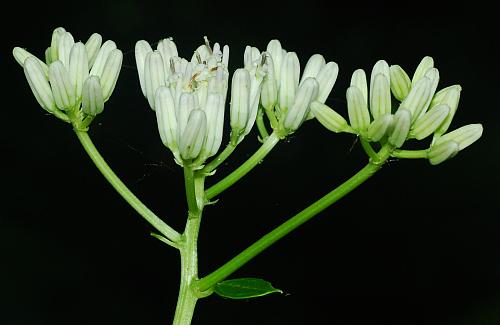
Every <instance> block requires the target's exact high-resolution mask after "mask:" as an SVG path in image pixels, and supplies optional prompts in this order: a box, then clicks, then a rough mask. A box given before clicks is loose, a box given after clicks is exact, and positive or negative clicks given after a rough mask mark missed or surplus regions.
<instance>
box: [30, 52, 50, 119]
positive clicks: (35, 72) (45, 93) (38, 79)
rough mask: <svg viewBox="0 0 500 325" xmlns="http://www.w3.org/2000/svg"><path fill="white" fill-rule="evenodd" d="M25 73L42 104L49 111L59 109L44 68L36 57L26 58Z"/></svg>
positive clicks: (34, 93)
mask: <svg viewBox="0 0 500 325" xmlns="http://www.w3.org/2000/svg"><path fill="white" fill-rule="evenodd" d="M24 74H25V75H26V79H27V80H28V84H29V85H30V88H31V91H32V92H33V95H35V98H36V100H37V101H38V103H39V104H40V106H42V108H43V109H45V110H46V111H48V112H51V113H52V112H54V111H55V110H56V109H57V108H56V104H55V101H54V95H53V94H52V91H51V89H50V85H49V82H48V80H47V78H46V77H45V73H44V71H43V68H42V66H41V64H40V63H39V62H38V60H37V59H36V58H35V57H32V56H30V57H28V58H26V60H24Z"/></svg>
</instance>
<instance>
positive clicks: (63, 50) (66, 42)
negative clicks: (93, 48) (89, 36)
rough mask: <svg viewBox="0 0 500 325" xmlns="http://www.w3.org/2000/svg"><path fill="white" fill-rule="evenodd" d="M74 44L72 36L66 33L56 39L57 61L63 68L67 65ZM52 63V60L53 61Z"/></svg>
mask: <svg viewBox="0 0 500 325" xmlns="http://www.w3.org/2000/svg"><path fill="white" fill-rule="evenodd" d="M73 44H75V40H74V39H73V36H72V35H71V34H70V33H68V32H65V33H61V34H60V35H59V38H58V39H57V52H58V53H57V55H58V56H57V60H59V61H61V62H62V64H64V66H65V67H67V66H68V64H69V55H70V53H71V48H72V47H73ZM53 62H54V60H53Z"/></svg>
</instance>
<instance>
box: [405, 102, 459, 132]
mask: <svg viewBox="0 0 500 325" xmlns="http://www.w3.org/2000/svg"><path fill="white" fill-rule="evenodd" d="M449 112H450V108H449V107H448V105H446V104H442V105H438V106H436V107H434V108H432V109H431V110H430V111H428V112H427V113H425V114H424V115H423V116H422V117H421V118H419V119H418V120H417V121H415V123H414V124H413V126H412V130H411V135H412V136H413V137H414V138H415V139H417V140H422V139H424V138H426V137H428V136H429V135H431V134H432V133H433V132H434V131H436V129H437V128H438V127H439V126H440V125H441V123H443V121H444V119H445V118H446V116H447V115H448V113H449Z"/></svg>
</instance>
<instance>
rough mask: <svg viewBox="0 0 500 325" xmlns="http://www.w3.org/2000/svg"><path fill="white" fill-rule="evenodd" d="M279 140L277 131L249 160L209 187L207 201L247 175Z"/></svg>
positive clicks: (206, 193)
mask: <svg viewBox="0 0 500 325" xmlns="http://www.w3.org/2000/svg"><path fill="white" fill-rule="evenodd" d="M279 140H280V138H279V136H278V135H277V134H276V133H275V132H273V133H271V135H270V136H269V137H268V138H267V139H266V141H264V143H263V144H262V146H261V147H260V148H259V149H258V150H257V151H256V152H255V153H254V154H253V155H252V156H251V157H250V158H248V160H247V161H245V162H244V163H243V164H242V165H241V166H240V167H238V168H237V169H236V170H234V171H233V172H232V173H231V174H229V175H227V176H226V177H225V178H224V179H222V180H221V181H219V182H218V183H217V184H215V185H213V186H212V187H210V188H209V189H207V190H206V192H205V199H206V200H207V201H208V200H210V199H212V198H213V197H215V196H216V195H218V194H220V193H221V192H223V191H224V190H225V189H227V188H228V187H230V186H231V185H233V184H234V183H236V182H237V181H238V180H239V179H240V178H242V177H243V176H245V175H246V174H247V173H248V172H249V171H250V170H252V168H254V167H255V166H256V165H257V164H258V163H259V162H260V161H262V159H264V157H265V156H266V155H267V154H268V153H269V152H270V151H271V150H272V149H273V148H274V146H276V144H277V143H278V142H279Z"/></svg>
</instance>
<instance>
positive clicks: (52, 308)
mask: <svg viewBox="0 0 500 325" xmlns="http://www.w3.org/2000/svg"><path fill="white" fill-rule="evenodd" d="M491 13H493V10H492V8H489V7H484V6H483V4H481V3H479V2H476V1H474V2H468V3H466V2H459V1H456V2H449V3H444V2H439V1H434V2H431V1H428V2H426V1H419V2H417V1H411V2H410V1H408V2H403V1H400V2H397V3H392V2H387V1H372V2H370V3H367V4H365V3H361V2H349V3H348V2H335V1H319V0H310V1H306V2H301V3H292V2H291V1H290V2H286V3H278V2H271V1H252V2H250V1H239V2H236V1H235V2H232V3H230V2H222V1H207V2H191V1H175V2H174V1H172V2H170V1H162V2H148V1H137V0H136V1H132V0H125V1H101V2H88V1H86V2H78V1H74V2H71V3H70V2H57V1H55V2H44V3H37V4H31V3H26V2H21V1H18V2H17V3H14V4H13V5H12V8H11V10H10V11H7V10H4V11H3V14H4V16H5V17H4V18H5V19H4V21H3V22H2V25H3V26H2V33H3V36H4V37H3V38H4V42H2V50H1V63H0V64H1V65H2V76H3V87H2V92H1V96H2V108H1V109H2V112H3V113H2V121H1V123H2V127H1V137H0V139H1V140H0V141H1V148H2V151H1V152H2V153H1V157H2V164H3V168H2V181H1V183H0V184H1V187H2V189H3V194H2V199H1V202H2V208H1V211H2V212H1V215H0V324H2V325H18V324H19V325H27V324H29V325H38V324H52V325H56V324H73V325H79V324H168V323H169V322H170V321H171V319H172V317H173V311H174V307H175V300H176V296H177V286H178V277H179V271H178V270H179V259H178V256H177V252H176V251H175V250H173V249H171V248H169V247H168V246H165V245H164V244H162V243H161V242H159V241H157V240H156V239H154V238H152V237H150V236H149V231H150V230H151V228H150V227H149V226H148V225H147V224H146V223H145V222H144V221H143V220H142V219H141V218H140V217H139V216H138V215H137V214H136V213H135V212H134V211H133V210H132V209H131V208H130V207H129V206H128V205H127V204H126V203H125V202H124V201H123V200H121V198H120V197H119V195H118V194H116V193H115V192H114V190H113V189H112V188H111V186H109V185H108V184H107V183H106V182H105V180H104V179H103V178H102V177H101V175H100V174H99V172H98V171H97V169H96V168H95V167H94V166H93V164H92V163H91V161H90V160H89V158H88V157H87V156H86V155H85V153H84V151H83V149H82V148H81V147H80V146H79V143H78V141H77V139H76V137H74V136H73V134H72V131H71V128H70V127H69V126H68V125H65V124H64V123H62V122H60V121H58V120H56V119H55V118H54V117H52V116H49V115H47V114H45V113H44V111H43V110H42V109H41V108H40V107H39V106H38V104H37V103H36V101H35V99H34V98H33V96H32V94H31V92H30V89H29V87H28V84H27V82H26V80H25V78H24V74H23V72H22V69H21V68H20V67H19V66H18V65H17V63H16V62H15V61H14V60H13V58H12V56H11V50H12V48H13V47H14V46H22V47H25V48H27V49H28V50H29V51H31V52H32V53H34V54H37V55H39V56H41V55H43V51H44V50H45V48H46V47H47V46H48V45H49V43H50V35H51V32H52V30H53V29H54V28H55V27H58V26H64V27H65V28H66V29H67V30H68V31H70V32H71V33H72V34H73V36H74V37H75V39H77V40H83V41H85V40H86V39H87V38H88V37H89V36H90V34H91V33H93V32H98V33H100V34H101V35H103V38H104V39H105V40H107V39H112V40H114V41H115V42H116V43H117V44H118V47H119V48H120V49H122V50H123V52H124V54H125V56H124V66H123V69H122V72H121V75H120V79H119V81H118V84H117V87H116V89H115V93H114V94H113V96H112V97H111V99H110V100H109V102H107V104H106V107H105V112H104V113H103V114H102V115H101V116H99V117H98V118H97V120H96V121H95V122H94V124H93V125H92V127H91V130H90V132H89V133H90V135H91V137H92V139H93V140H94V142H95V144H96V146H97V147H98V148H99V149H100V150H101V153H102V154H103V156H104V157H105V158H106V159H107V160H108V163H109V164H110V165H111V166H112V167H113V169H114V170H115V172H116V173H117V174H118V175H119V176H120V177H121V178H122V179H123V181H124V182H125V183H126V184H127V185H129V187H130V189H131V190H132V191H133V192H134V193H135V194H136V195H137V196H138V197H139V198H141V199H143V201H144V202H145V203H146V204H147V205H148V206H150V207H151V209H152V210H153V211H156V212H158V213H159V214H160V215H162V216H163V217H164V220H166V221H167V222H169V223H170V224H171V225H172V226H174V227H175V228H176V229H179V230H180V229H181V228H182V225H183V223H184V211H185V208H186V207H185V201H184V196H183V189H182V173H181V169H180V168H178V167H177V166H176V165H175V164H174V162H173V159H172V157H171V154H170V153H169V152H168V150H167V149H166V148H164V147H163V145H162V144H161V141H160V139H159V136H158V134H157V130H156V122H155V117H154V114H153V112H152V111H151V110H150V109H149V107H148V105H147V102H146V100H145V99H144V98H143V97H142V94H141V93H140V88H139V83H138V78H137V71H136V70H135V60H134V54H133V53H134V51H133V48H134V44H135V42H136V41H137V40H139V39H145V40H148V41H149V42H151V43H154V42H156V41H157V40H159V39H160V38H164V37H170V36H172V37H174V40H175V41H176V43H177V46H178V48H179V52H180V54H181V55H183V56H188V57H190V56H191V53H192V51H193V50H194V49H195V48H196V47H197V46H198V45H199V44H201V42H202V37H203V36H204V35H207V36H208V37H209V38H210V40H211V41H212V42H216V41H217V42H220V43H222V44H229V45H230V48H231V55H230V66H231V69H234V68H236V67H239V66H241V65H242V61H243V59H242V58H243V50H244V46H245V45H247V44H251V45H253V46H257V47H258V48H260V49H264V48H265V46H266V45H267V43H268V42H269V40H271V39H273V38H278V39H279V40H280V41H281V43H282V44H283V47H284V48H285V49H287V50H289V51H296V52H297V53H298V56H299V58H300V60H301V64H302V66H303V65H304V64H305V62H306V60H307V59H308V58H309V56H311V55H312V54H314V53H321V54H323V55H324V56H325V58H326V59H327V60H334V61H336V62H337V63H338V64H339V66H340V73H339V78H338V81H337V84H336V85H335V87H334V90H333V92H332V94H331V96H330V99H329V100H328V102H327V103H328V104H329V105H331V106H332V107H335V108H336V109H337V110H338V111H339V112H342V113H343V114H344V116H346V105H345V99H344V98H345V90H346V88H347V87H348V83H349V80H350V75H351V73H352V72H353V71H354V70H355V69H357V68H364V69H365V70H366V71H370V70H371V67H372V65H373V64H374V63H375V62H376V61H377V60H378V59H385V60H387V61H388V62H389V63H390V64H400V65H401V66H403V68H405V69H406V71H408V73H409V74H410V75H411V74H412V73H413V70H414V69H415V67H416V66H417V64H418V62H419V61H420V59H421V58H422V57H423V56H424V55H431V56H432V57H433V58H434V59H435V62H436V66H437V67H438V68H439V70H440V74H441V81H440V88H442V87H445V86H448V85H452V84H456V83H459V84H461V85H462V87H463V91H462V97H461V102H460V106H459V109H458V112H457V115H456V117H455V120H454V122H453V124H452V128H456V127H459V126H461V125H463V124H468V123H477V122H481V123H483V125H484V128H485V130H484V134H483V137H482V138H481V139H480V140H479V141H478V142H477V143H476V144H474V145H473V146H471V147H469V148H468V149H466V150H465V151H463V152H461V153H460V154H459V155H458V156H457V157H455V158H454V159H452V160H450V161H448V162H446V163H444V164H442V165H439V166H435V167H434V166H431V165H430V164H429V163H428V162H427V161H423V160H417V161H410V160H403V161H391V162H390V163H389V164H388V165H387V166H385V167H384V168H383V169H382V171H381V172H379V173H378V174H377V175H376V176H375V177H373V178H372V179H371V180H369V181H368V182H367V183H366V184H364V185H362V186H361V187H360V188H359V189H357V190H356V191H354V192H353V193H352V194H350V195H349V196H347V197H346V198H344V199H342V200H341V201H340V202H338V204H336V205H335V206H333V207H330V208H329V209H327V210H326V211H325V212H323V213H321V214H320V215H318V216H317V217H316V218H315V219H313V220H312V221H310V222H309V223H307V224H306V225H304V226H303V227H301V228H299V229H298V230H296V231H295V232H293V233H292V234H291V235H290V236H288V237H286V238H285V239H283V240H281V241H280V242H278V243H277V244H275V245H274V246H273V247H271V248H270V249H268V250H267V251H265V252H264V253H263V254H261V255H260V256H258V257H257V258H256V259H254V260H253V261H251V262H250V263H249V264H247V265H246V266H244V267H243V268H242V269H241V270H239V271H238V272H237V273H235V274H234V275H233V277H240V276H257V277H263V278H265V279H267V280H269V281H271V282H272V283H273V284H274V285H275V286H276V287H278V288H281V289H283V290H284V291H285V292H286V294H285V295H272V296H269V297H264V298H261V299H256V300H249V301H229V300H225V299H222V298H220V297H217V296H215V295H214V296H211V297H209V298H207V299H204V300H201V301H200V302H199V304H198V306H197V309H196V314H195V318H194V320H193V324H200V325H201V324H349V325H350V324H352V325H354V324H405V325H406V324H463V325H471V324H500V237H499V233H500V220H499V218H498V212H497V210H498V199H499V193H500V191H499V189H498V185H497V184H498V182H499V180H500V176H499V172H498V171H499V170H498V159H499V157H500V151H499V150H500V142H499V140H500V131H499V128H500V113H499V110H500V107H499V104H498V81H497V74H498V72H499V71H498V70H499V69H498V58H499V52H498V50H497V49H496V48H495V45H496V43H497V42H498V39H499V37H498V32H497V31H496V30H495V27H496V21H495V20H494V19H493V15H492V14H491ZM7 16H10V17H9V18H13V22H12V23H10V24H8V21H7V20H6V19H7V18H8V17H7ZM226 136H227V134H226ZM353 142H354V138H353V137H352V136H349V135H335V134H333V133H329V132H327V131H326V130H325V129H323V128H322V127H321V126H320V125H319V124H318V123H317V122H315V121H311V122H308V123H306V124H305V125H304V126H303V127H301V129H300V131H299V132H297V133H296V134H295V135H293V136H292V137H290V138H289V139H288V140H287V141H285V142H284V143H281V144H279V145H278V147H277V148H276V149H275V150H274V151H273V152H272V153H271V154H270V155H269V156H268V158H267V159H266V160H265V161H264V163H262V164H261V165H259V166H258V167H257V168H256V169H255V170H254V171H252V172H251V174H250V175H249V176H247V177H245V178H244V179H243V180H242V181H241V182H239V183H238V184H237V185H235V186H234V187H232V188H231V189H229V190H228V191H226V192H225V193H224V194H223V195H221V196H220V201H219V203H218V204H216V205H215V206H210V207H208V208H207V209H206V213H205V216H204V221H203V224H202V229H201V235H200V274H201V275H204V274H207V273H208V272H210V271H211V270H214V269H215V268H216V267H217V266H219V265H220V264H221V263H224V262H225V261H226V260H228V259H229V258H231V257H232V256H234V255H235V254H237V253H238V252H239V251H241V250H242V249H243V248H245V247H246V246H248V245H249V244H251V243H252V242H253V241H254V240H256V239H257V238H258V237H260V236H261V235H263V234H265V233H266V232H267V231H269V230H271V229H272V228H273V227H275V226H277V225H278V224H280V223H281V222H282V221H284V220H285V219H286V218H287V217H289V216H291V215H293V214H294V213H296V212H298V211H300V210H301V209H302V208H303V207H305V206H307V205H308V204H310V203H312V202H313V201H314V200H315V199H317V198H319V197H320V196H321V195H323V194H324V193H326V192H328V191H329V190H330V189H332V188H333V187H334V186H336V185H338V184H339V183H340V182H342V181H343V180H345V179H347V178H348V177H349V176H350V175H353V174H354V173H355V172H356V171H357V170H358V169H359V168H361V167H362V166H363V165H364V164H365V162H366V158H365V156H364V154H363V153H362V149H361V148H360V147H359V145H354V147H353V148H352V150H351V146H352V145H353ZM257 147H258V142H257V140H256V132H255V131H254V132H253V133H251V134H250V135H249V136H248V137H247V138H246V141H245V142H244V143H243V144H242V145H241V146H240V147H239V148H238V149H237V150H236V152H235V153H234V154H233V156H231V158H230V159H228V160H227V163H226V164H225V165H224V166H223V168H219V171H218V173H217V175H216V176H214V177H213V179H210V180H209V181H208V182H209V184H213V183H214V181H215V180H216V179H220V178H221V177H223V176H224V175H225V174H228V173H229V172H230V171H232V170H233V169H234V168H235V167H236V166H238V164H239V163H241V162H243V161H244V160H245V159H246V158H248V157H249V156H250V155H251V153H252V152H253V151H254V150H255V149H256V148H257Z"/></svg>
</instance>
